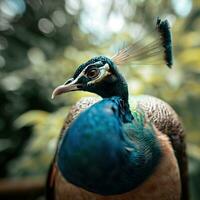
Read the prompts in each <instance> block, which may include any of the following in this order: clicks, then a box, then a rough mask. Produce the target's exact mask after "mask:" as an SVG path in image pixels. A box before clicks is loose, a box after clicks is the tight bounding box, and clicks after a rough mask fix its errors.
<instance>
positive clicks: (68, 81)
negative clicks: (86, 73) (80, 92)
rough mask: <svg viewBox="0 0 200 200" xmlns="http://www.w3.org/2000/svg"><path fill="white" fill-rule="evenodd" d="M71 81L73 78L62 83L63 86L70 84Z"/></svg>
mask: <svg viewBox="0 0 200 200" xmlns="http://www.w3.org/2000/svg"><path fill="white" fill-rule="evenodd" d="M73 80H74V79H73V78H70V79H68V80H67V81H66V82H65V83H64V85H67V84H69V83H71V82H72V81H73Z"/></svg>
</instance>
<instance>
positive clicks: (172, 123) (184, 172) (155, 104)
mask: <svg viewBox="0 0 200 200" xmlns="http://www.w3.org/2000/svg"><path fill="white" fill-rule="evenodd" d="M132 103H133V104H134V105H135V106H139V107H140V108H142V109H143V110H144V111H145V113H146V115H147V117H148V118H149V119H150V121H151V122H153V123H154V125H155V126H156V128H157V129H158V130H159V131H160V132H162V133H164V134H166V135H167V136H168V137H169V139H170V141H171V144H172V147H173V149H174V152H175V155H176V158H177V161H178V165H179V170H180V176H181V183H182V198H181V200H188V199H189V191H188V167H187V166H188V165H187V155H186V144H185V134H184V130H183V126H182V124H181V122H180V120H179V118H178V116H177V114H176V113H175V111H174V110H173V109H172V108H171V107H170V106H169V105H168V104H167V103H165V102H164V101H162V100H160V99H158V98H155V97H152V96H147V95H142V96H138V97H134V98H133V102H132ZM131 105H132V104H131Z"/></svg>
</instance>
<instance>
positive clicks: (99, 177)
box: [46, 18, 189, 200]
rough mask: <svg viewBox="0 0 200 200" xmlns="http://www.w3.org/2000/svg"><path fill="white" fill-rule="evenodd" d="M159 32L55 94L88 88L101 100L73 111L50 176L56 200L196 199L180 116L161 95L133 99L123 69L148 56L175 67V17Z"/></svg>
mask: <svg viewBox="0 0 200 200" xmlns="http://www.w3.org/2000/svg"><path fill="white" fill-rule="evenodd" d="M156 30H157V33H158V37H157V38H156V40H155V41H152V42H151V43H148V44H147V45H146V46H141V42H136V43H134V44H132V45H130V46H128V47H125V48H123V49H122V50H120V51H119V52H118V53H117V54H115V55H114V56H113V57H112V58H108V57H105V56H98V57H94V58H92V59H90V60H89V61H87V62H86V63H84V64H82V65H80V66H79V67H78V68H77V70H76V71H75V73H74V75H73V78H70V79H69V80H67V81H66V82H65V83H64V84H63V85H61V86H58V87H57V88H56V89H55V90H54V91H53V93H52V98H54V97H55V96H58V95H61V94H63V93H67V92H70V91H78V90H82V91H88V92H92V93H95V94H97V95H99V96H100V97H101V99H100V98H96V97H87V98H83V99H81V100H80V101H78V102H77V103H76V104H75V105H74V106H73V107H72V108H71V110H70V111H69V113H68V115H67V118H66V120H65V123H64V126H63V128H62V131H61V134H60V137H59V140H58V145H57V149H56V152H55V156H54V159H53V161H52V164H51V166H50V170H49V173H48V177H47V189H46V198H47V199H48V200H188V199H189V197H188V178H187V156H186V145H185V135H184V131H183V127H182V124H181V122H180V120H179V118H178V116H177V114H176V113H175V111H174V110H173V109H172V108H171V107H170V106H169V105H168V104H167V103H165V102H164V101H162V100H160V99H158V98H156V97H152V96H147V95H141V96H135V97H132V98H129V92H128V84H127V82H126V80H125V78H124V77H123V76H122V74H121V73H120V72H119V69H118V66H121V65H123V64H127V63H138V61H140V60H146V62H152V63H153V61H155V60H156V62H157V61H159V63H160V61H162V62H163V61H164V62H165V64H166V65H167V66H168V67H170V68H171V66H172V64H173V58H172V40H171V32H170V27H169V23H168V21H167V20H161V19H159V18H158V19H157V23H156ZM158 57H159V59H158ZM160 58H161V59H160ZM129 89H130V88H129Z"/></svg>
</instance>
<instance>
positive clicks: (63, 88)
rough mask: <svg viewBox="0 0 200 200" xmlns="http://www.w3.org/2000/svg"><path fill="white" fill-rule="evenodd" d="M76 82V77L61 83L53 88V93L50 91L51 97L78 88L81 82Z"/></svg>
mask: <svg viewBox="0 0 200 200" xmlns="http://www.w3.org/2000/svg"><path fill="white" fill-rule="evenodd" d="M76 82H77V80H76V79H75V80H74V79H69V80H68V81H66V82H65V83H64V84H63V85H60V86H58V87H56V88H55V89H54V91H53V93H52V96H51V98H52V99H54V98H55V96H58V95H61V94H63V93H67V92H70V91H76V90H80V88H81V84H80V83H76Z"/></svg>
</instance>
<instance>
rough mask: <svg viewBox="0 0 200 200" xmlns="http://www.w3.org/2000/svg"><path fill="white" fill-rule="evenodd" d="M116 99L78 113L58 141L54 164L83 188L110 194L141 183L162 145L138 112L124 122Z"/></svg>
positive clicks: (122, 191) (67, 177) (105, 100)
mask: <svg viewBox="0 0 200 200" xmlns="http://www.w3.org/2000/svg"><path fill="white" fill-rule="evenodd" d="M120 106H121V99H120V98H119V97H112V98H109V99H104V100H102V101H100V102H98V103H96V104H94V105H93V106H91V107H90V108H89V109H87V110H85V111H84V112H82V113H81V114H80V115H79V117H78V118H77V119H76V120H75V121H74V122H73V123H72V124H71V125H70V127H69V129H68V130H67V133H66V134H65V136H64V138H63V139H62V141H61V144H60V148H59V151H58V156H57V164H58V167H59V169H60V171H61V173H62V175H63V176H64V177H65V179H66V180H68V181H69V182H71V183H72V184H74V185H77V186H79V187H82V188H84V189H86V190H88V191H91V192H94V193H98V194H102V195H114V194H121V193H124V192H128V191H130V190H132V189H134V188H136V187H137V186H138V185H139V184H141V183H142V182H143V181H144V180H145V179H146V178H147V177H148V176H150V175H151V174H152V172H153V171H154V169H155V167H156V166H157V164H158V162H159V160H160V157H161V150H160V146H159V143H158V142H157V139H156V137H155V133H154V129H153V128H152V127H151V125H150V124H148V123H147V122H145V120H144V116H142V115H140V114H137V116H134V120H133V122H130V121H129V123H124V122H123V121H124V119H123V113H122V112H121V108H120Z"/></svg>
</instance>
